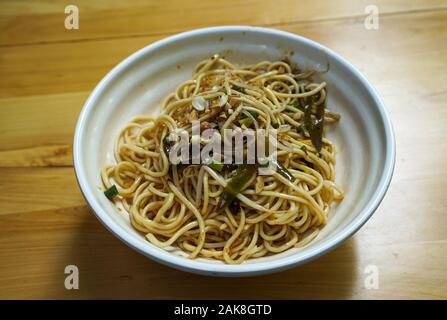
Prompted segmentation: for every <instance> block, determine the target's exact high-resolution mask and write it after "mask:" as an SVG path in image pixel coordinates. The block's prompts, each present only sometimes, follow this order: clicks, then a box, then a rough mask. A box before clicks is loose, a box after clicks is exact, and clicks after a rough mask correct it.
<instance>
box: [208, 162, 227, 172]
mask: <svg viewBox="0 0 447 320" xmlns="http://www.w3.org/2000/svg"><path fill="white" fill-rule="evenodd" d="M208 167H210V168H211V169H213V170H215V171H218V172H221V171H222V170H223V167H224V164H223V163H220V162H218V161H215V160H213V161H212V162H211V163H210V164H208Z"/></svg>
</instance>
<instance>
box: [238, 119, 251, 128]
mask: <svg viewBox="0 0 447 320" xmlns="http://www.w3.org/2000/svg"><path fill="white" fill-rule="evenodd" d="M252 123H253V120H252V119H250V118H248V117H247V118H242V119H239V124H240V125H241V126H242V125H243V124H244V125H245V126H246V127H248V126H250V125H251V124H252Z"/></svg>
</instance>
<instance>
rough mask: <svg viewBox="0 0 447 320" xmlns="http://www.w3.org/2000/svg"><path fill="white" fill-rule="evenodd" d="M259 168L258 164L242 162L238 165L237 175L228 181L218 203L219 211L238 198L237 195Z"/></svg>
mask: <svg viewBox="0 0 447 320" xmlns="http://www.w3.org/2000/svg"><path fill="white" fill-rule="evenodd" d="M257 169H258V166H257V165H255V164H241V165H239V166H238V167H237V169H236V175H235V176H233V177H232V178H231V179H230V180H229V181H228V183H227V185H226V186H225V190H224V192H222V194H221V196H220V199H219V203H218V204H217V210H218V211H220V210H222V209H224V208H225V207H226V206H228V205H229V204H230V203H231V202H232V201H233V200H234V199H236V197H237V195H238V194H239V193H240V192H241V191H243V190H244V189H245V188H246V187H247V184H248V183H249V182H250V181H251V179H252V178H253V175H255V174H256V170H257Z"/></svg>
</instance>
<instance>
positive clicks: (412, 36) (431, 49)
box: [0, 10, 447, 167]
mask: <svg viewBox="0 0 447 320" xmlns="http://www.w3.org/2000/svg"><path fill="white" fill-rule="evenodd" d="M446 19H447V10H445V11H441V12H435V13H415V14H411V15H406V16H396V17H387V18H384V19H382V20H381V24H380V28H381V29H380V32H376V31H366V30H365V29H363V28H362V22H361V21H357V20H354V21H337V22H319V23H313V24H305V25H303V24H297V25H288V26H282V29H285V30H287V31H291V32H296V33H300V34H303V35H305V36H309V37H311V38H313V39H315V40H317V41H320V42H322V43H324V44H326V45H328V46H329V47H331V48H333V49H335V50H336V51H339V52H340V53H341V54H342V55H343V56H345V57H346V58H347V59H348V60H349V61H351V62H352V63H353V64H354V65H356V66H357V67H359V68H360V70H361V71H363V72H364V73H365V75H366V76H367V77H368V79H370V80H371V82H372V83H373V84H374V85H375V86H376V87H377V89H378V90H379V92H380V93H381V95H382V97H383V99H384V101H385V104H386V105H387V107H388V108H389V110H390V112H391V115H392V117H393V119H395V121H394V126H395V129H396V131H397V133H398V136H399V138H400V139H404V140H403V143H406V144H405V145H409V146H412V147H413V144H411V141H412V139H413V135H411V132H412V131H413V130H415V128H417V130H418V131H419V132H431V131H432V130H434V128H438V131H440V132H436V134H440V133H441V132H444V134H445V131H443V130H445V129H444V128H445V126H443V125H442V123H443V121H444V122H445V121H446V120H445V119H446V109H445V108H443V107H442V105H443V101H444V100H445V94H446V92H447V73H445V72H442V71H440V70H443V69H444V64H445V62H444V61H445V60H444V56H445V54H446V52H447V32H446V24H445V21H446ZM327 30H332V31H331V33H328V32H327ZM334 34H337V37H334V36H333V35H334ZM145 42H146V39H139V38H138V39H126V40H121V39H120V40H106V41H103V40H101V41H97V42H96V45H93V42H87V43H73V44H63V45H61V44H51V45H36V46H32V47H33V48H36V50H34V51H33V50H31V51H30V52H33V53H34V54H24V53H22V54H21V53H20V52H19V51H17V52H16V51H15V48H8V50H10V52H9V54H8V55H7V57H8V58H7V60H8V61H5V63H0V68H3V70H1V71H2V74H7V75H8V76H7V77H5V78H3V77H1V78H0V83H1V85H0V95H8V94H11V93H12V92H13V93H14V95H20V97H11V98H0V133H1V134H0V167H1V166H5V167H10V166H36V165H46V164H48V165H68V164H69V161H70V160H69V158H70V155H69V154H67V155H65V156H64V157H62V158H60V159H58V160H55V159H52V160H48V157H49V156H50V157H51V155H48V152H50V153H51V151H50V150H52V149H51V148H56V150H57V148H59V147H62V148H65V149H66V150H68V151H70V150H71V143H72V139H73V130H74V126H75V122H76V119H77V116H78V113H79V111H80V109H81V107H82V105H83V103H84V101H85V99H86V97H87V96H88V92H79V93H78V92H77V91H79V90H80V89H85V90H90V89H91V88H92V87H93V86H94V85H95V83H96V81H99V78H100V77H101V76H102V75H101V74H98V70H102V71H101V72H103V73H106V72H107V70H108V68H110V66H109V65H110V64H113V63H114V62H118V60H119V59H121V58H123V57H124V56H125V55H127V54H128V53H130V52H126V53H125V51H133V50H135V49H136V48H138V47H139V46H142V45H144V43H145ZM67 46H68V48H67ZM96 47H99V48H102V49H101V50H102V51H103V53H104V54H105V52H108V54H107V58H106V59H103V58H102V56H103V54H102V53H98V52H97V51H95V48H96ZM63 48H67V50H68V51H69V52H71V53H72V54H73V55H74V52H78V54H77V57H76V59H75V58H74V56H76V55H74V56H70V57H68V60H67V59H66V57H64V50H63ZM30 49H31V48H30ZM48 50H49V51H50V54H53V55H52V56H51V59H49V61H48V62H45V61H44V62H42V63H41V64H38V61H39V60H40V59H43V57H44V56H45V52H47V51H48ZM56 52H58V53H57V54H56ZM397 56H398V57H399V59H398V60H397V61H396V59H395V57H397ZM108 59H109V60H110V61H108ZM415 60H417V61H418V63H417V64H415V63H414V61H415ZM50 61H51V62H52V63H50ZM70 61H74V62H72V63H75V64H85V65H87V64H90V66H93V65H95V66H96V68H87V67H86V68H85V70H86V72H84V73H81V74H77V73H73V76H72V77H70V78H69V79H67V80H65V81H63V82H60V81H59V79H58V77H57V76H56V75H57V74H64V73H70V72H71V70H73V64H72V63H70ZM85 61H90V62H85ZM113 61H114V62H113ZM27 65H29V66H31V65H34V66H36V65H38V66H37V67H36V68H38V70H33V72H29V73H28V72H26V73H25V70H26V66H27ZM22 72H24V73H22ZM415 75H417V77H415ZM6 78H8V79H9V80H8V81H6V80H4V79H6ZM44 82H45V84H43V83H44ZM19 84H21V85H20V87H19ZM25 84H26V85H25ZM62 91H63V92H66V93H64V94H49V95H43V93H57V92H62ZM70 92H72V93H70ZM31 94H41V95H38V96H35V95H31ZM27 95H29V96H27ZM408 105H411V106H412V109H411V112H408V109H407V106H408ZM434 123H436V124H437V126H436V127H434V126H433V124H434ZM400 133H402V134H400ZM443 141H444V140H441V141H438V142H437V146H438V150H444V149H443V148H445V143H444V142H443ZM398 142H399V141H398ZM430 145H431V144H430V143H429V144H426V143H425V144H422V143H419V145H418V147H419V148H423V147H424V146H430ZM47 147H49V148H50V149H46V148H47ZM30 148H31V149H30ZM36 148H37V149H36ZM42 148H43V149H42ZM427 148H429V147H427ZM11 150H13V151H12V152H10V151H11Z"/></svg>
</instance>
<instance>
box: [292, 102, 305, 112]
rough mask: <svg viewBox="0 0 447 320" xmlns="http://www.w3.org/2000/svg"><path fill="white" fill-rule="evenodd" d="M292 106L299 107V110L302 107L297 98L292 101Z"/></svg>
mask: <svg viewBox="0 0 447 320" xmlns="http://www.w3.org/2000/svg"><path fill="white" fill-rule="evenodd" d="M292 106H293V107H294V108H297V109H300V110H302V109H303V108H302V107H301V104H300V102H299V101H298V100H296V101H294V102H293V103H292Z"/></svg>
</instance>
